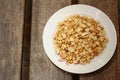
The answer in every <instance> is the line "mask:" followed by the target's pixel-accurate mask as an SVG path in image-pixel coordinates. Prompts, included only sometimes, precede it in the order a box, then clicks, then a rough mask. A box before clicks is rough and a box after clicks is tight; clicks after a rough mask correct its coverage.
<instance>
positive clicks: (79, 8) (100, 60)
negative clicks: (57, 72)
mask: <svg viewBox="0 0 120 80" xmlns="http://www.w3.org/2000/svg"><path fill="white" fill-rule="evenodd" d="M75 13H77V14H80V15H87V16H91V17H93V18H94V19H95V20H99V21H100V23H101V25H103V26H104V28H105V31H106V33H107V34H106V35H107V37H108V39H109V42H108V44H107V46H106V48H105V49H104V51H103V53H102V54H101V55H99V56H97V57H95V58H94V59H92V60H91V62H90V63H88V64H85V65H82V64H77V65H75V64H69V65H68V64H66V62H61V61H59V59H60V57H59V56H58V55H57V54H56V53H55V49H54V44H53V33H54V32H55V30H56V25H57V23H58V22H60V21H63V20H64V18H65V17H68V16H70V15H72V14H75ZM116 44H117V36H116V30H115V26H114V25H113V23H112V21H111V20H110V18H109V17H108V16H107V15H106V14H105V13H103V12H102V11H101V10H99V9H97V8H95V7H92V6H89V5H83V4H79V5H71V6H67V7H65V8H62V9H60V10H59V11H57V12H56V13H54V14H53V15H52V16H51V18H50V19H49V20H48V22H47V23H46V25H45V28H44V32H43V45H44V49H45V52H46V54H47V56H48V57H49V59H50V60H51V61H52V62H53V63H54V64H55V65H56V66H57V67H59V68H61V69H63V70H65V71H67V72H70V73H77V74H85V73H90V72H93V71H96V70H98V69H100V68H101V67H103V66H104V65H105V64H106V63H107V62H108V61H109V60H110V59H111V58H112V56H113V54H114V52H115V48H116Z"/></svg>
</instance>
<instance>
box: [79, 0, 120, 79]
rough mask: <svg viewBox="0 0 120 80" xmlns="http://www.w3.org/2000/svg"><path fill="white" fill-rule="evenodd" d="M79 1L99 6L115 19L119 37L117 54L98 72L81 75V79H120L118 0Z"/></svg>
mask: <svg viewBox="0 0 120 80" xmlns="http://www.w3.org/2000/svg"><path fill="white" fill-rule="evenodd" d="M79 3H80V4H87V5H91V6H94V7H97V8H98V9H100V10H102V11H103V12H105V13H106V14H107V15H108V16H109V17H110V18H111V20H112V21H113V23H114V25H115V28H116V31H117V37H118V45H117V48H116V51H115V54H114V56H113V57H112V59H111V60H110V61H109V63H108V64H107V65H105V66H104V67H103V68H102V69H100V70H98V71H96V72H93V73H90V74H87V75H79V80H120V76H119V74H120V54H119V53H120V50H119V49H120V40H119V24H118V10H117V9H118V6H117V0H79Z"/></svg>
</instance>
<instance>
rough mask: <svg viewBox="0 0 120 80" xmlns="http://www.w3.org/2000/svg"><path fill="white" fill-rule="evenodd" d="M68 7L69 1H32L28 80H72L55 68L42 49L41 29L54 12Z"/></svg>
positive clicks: (68, 75)
mask: <svg viewBox="0 0 120 80" xmlns="http://www.w3.org/2000/svg"><path fill="white" fill-rule="evenodd" d="M67 5H70V1H69V0H33V11H32V30H31V54H30V80H72V78H71V74H69V73H67V72H64V71H62V70H61V69H59V68H57V67H56V66H55V65H53V64H52V62H51V61H50V60H49V59H48V57H47V55H46V54H45V51H44V49H43V43H42V35H43V28H44V26H45V24H46V22H47V20H48V19H49V18H50V16H51V15H53V13H54V12H56V11H57V10H58V9H60V8H62V7H65V6H67Z"/></svg>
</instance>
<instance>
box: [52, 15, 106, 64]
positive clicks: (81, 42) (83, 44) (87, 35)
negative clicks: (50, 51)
mask: <svg viewBox="0 0 120 80" xmlns="http://www.w3.org/2000/svg"><path fill="white" fill-rule="evenodd" d="M107 42H108V39H107V37H106V33H105V30H104V28H103V27H102V26H101V25H100V23H99V22H98V21H95V20H94V19H93V18H91V17H88V16H80V15H78V14H73V15H71V16H69V17H67V18H66V19H65V20H64V21H62V22H60V23H58V25H57V29H56V32H55V33H54V44H55V50H56V53H57V54H58V55H60V57H61V58H62V59H64V60H65V61H66V62H68V63H70V64H79V63H80V64H86V63H89V62H90V60H91V59H93V58H94V57H95V56H97V55H99V54H100V53H102V51H103V50H104V48H105V47H106V44H107Z"/></svg>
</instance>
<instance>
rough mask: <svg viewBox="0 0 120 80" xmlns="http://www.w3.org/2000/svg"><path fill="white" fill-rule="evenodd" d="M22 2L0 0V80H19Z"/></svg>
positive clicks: (22, 17)
mask: <svg viewBox="0 0 120 80" xmlns="http://www.w3.org/2000/svg"><path fill="white" fill-rule="evenodd" d="M23 21H24V0H0V80H20V77H21V55H22V32H23Z"/></svg>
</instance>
